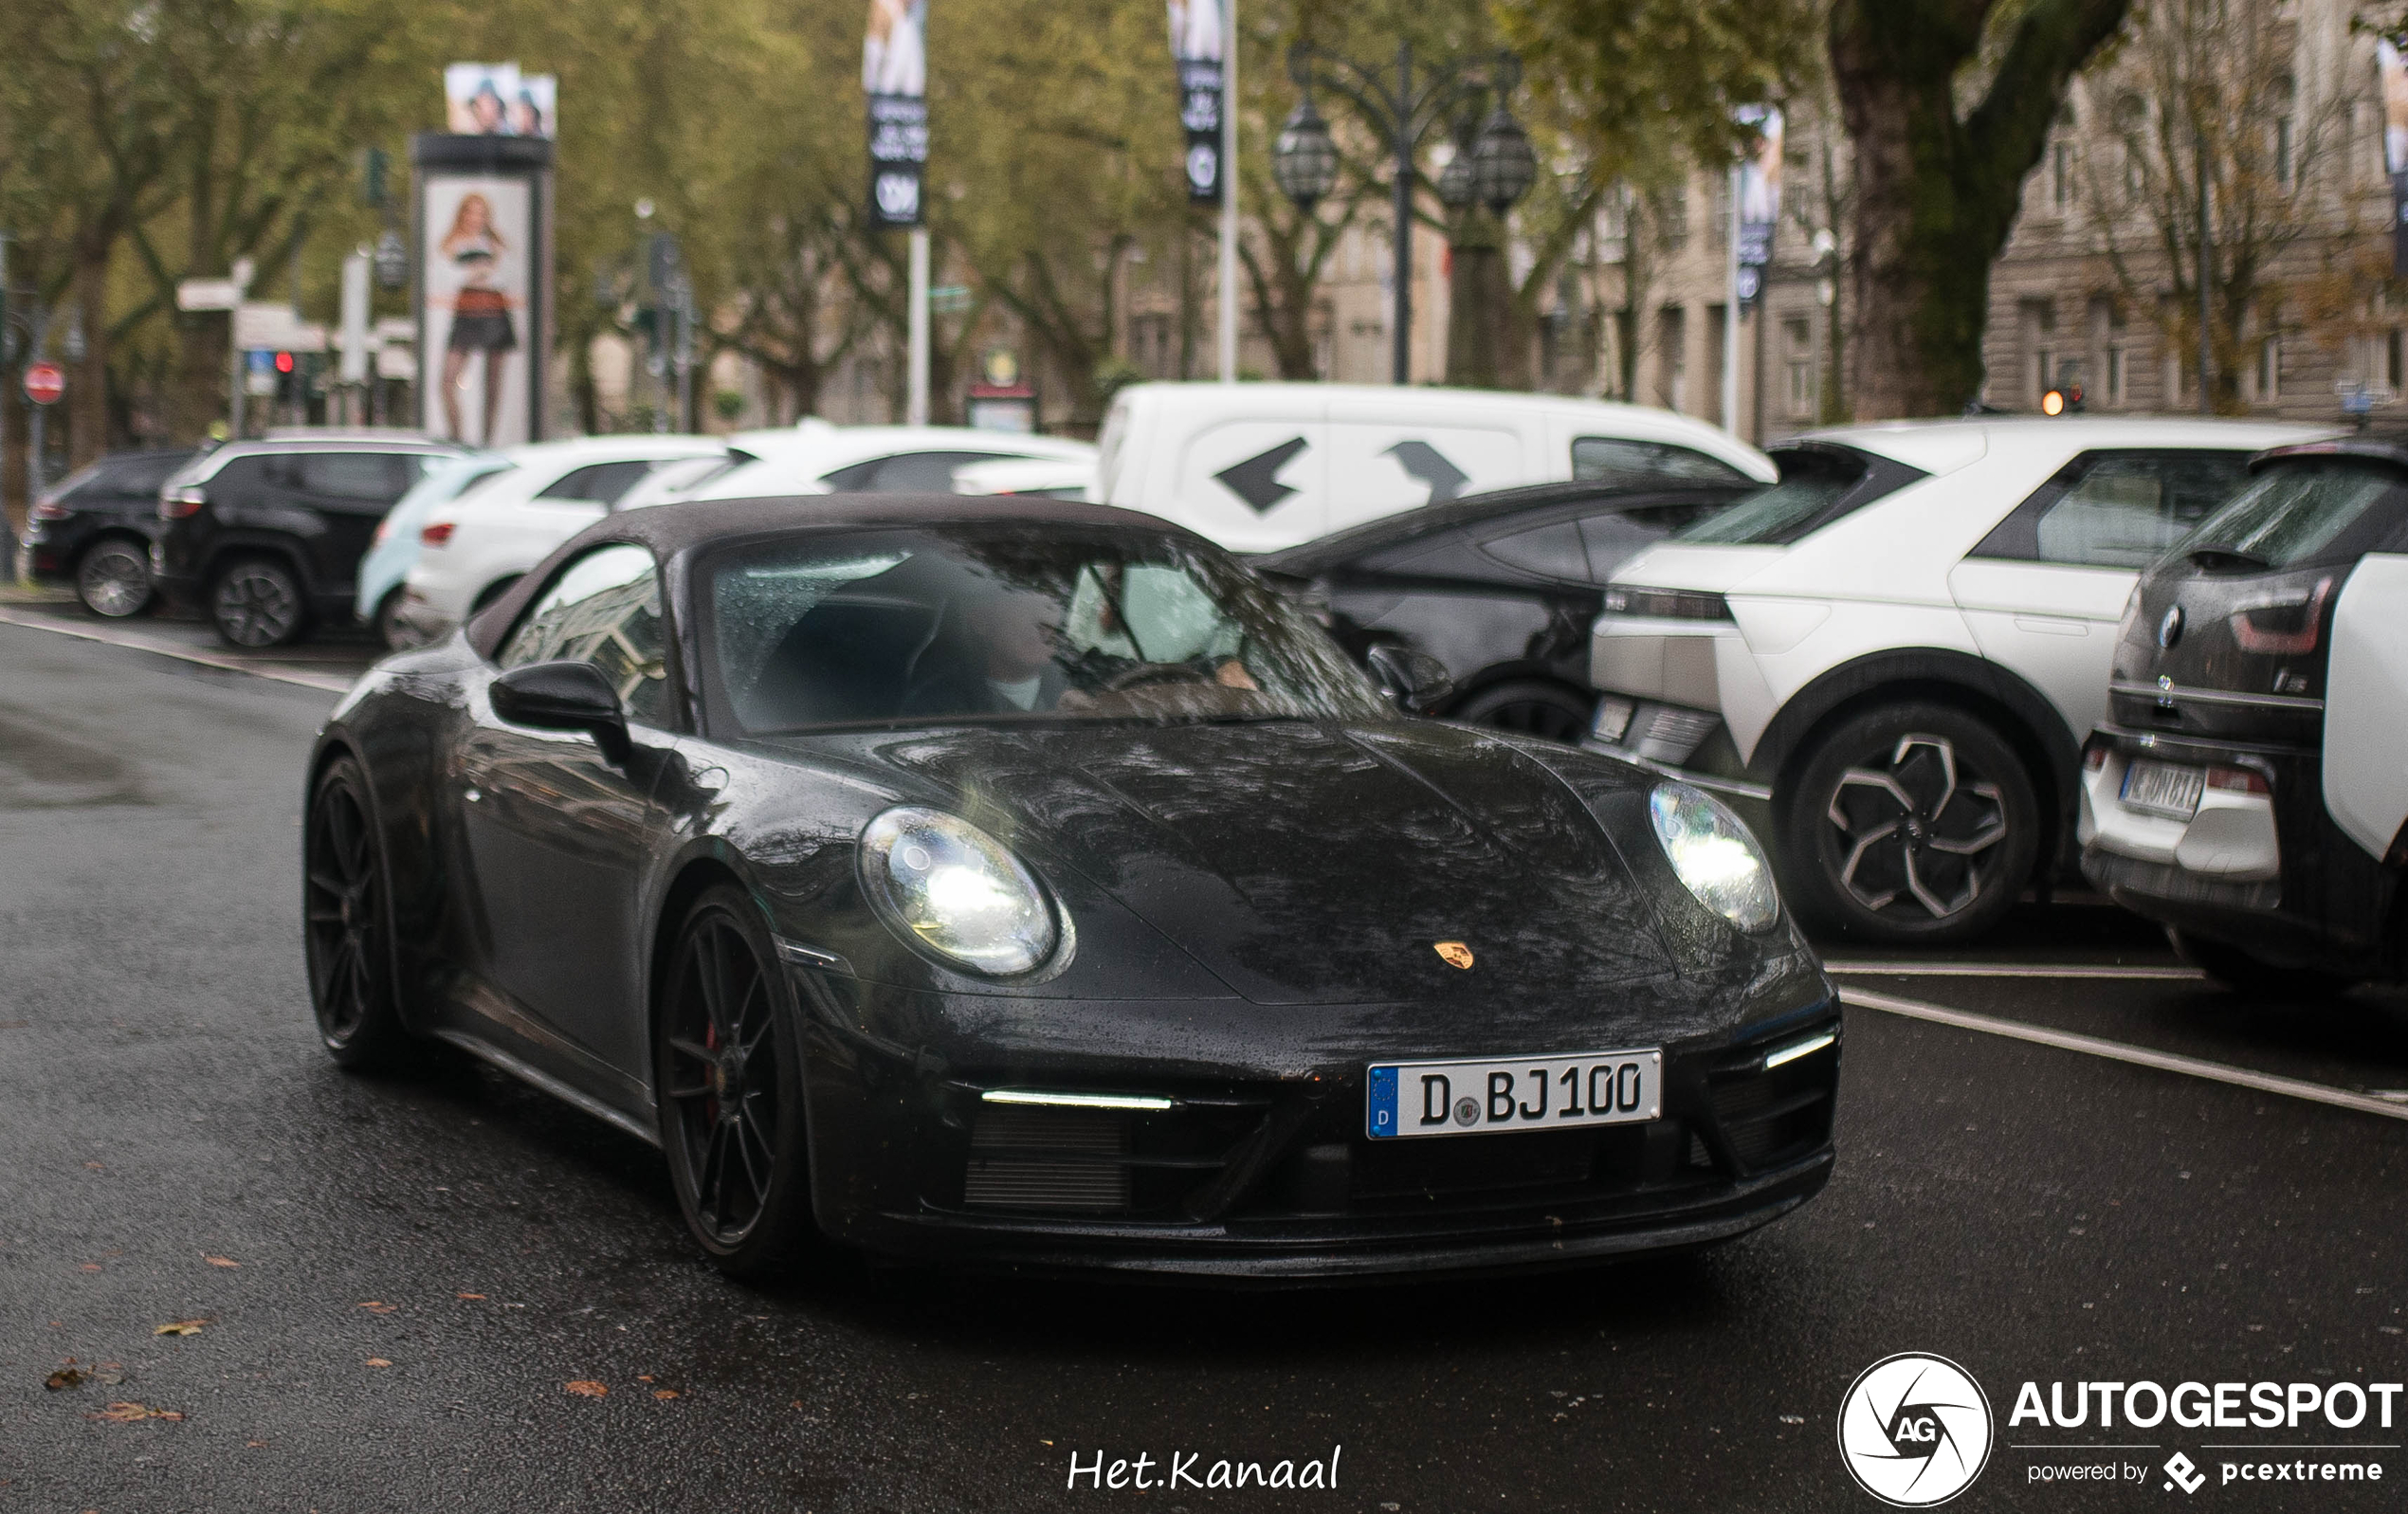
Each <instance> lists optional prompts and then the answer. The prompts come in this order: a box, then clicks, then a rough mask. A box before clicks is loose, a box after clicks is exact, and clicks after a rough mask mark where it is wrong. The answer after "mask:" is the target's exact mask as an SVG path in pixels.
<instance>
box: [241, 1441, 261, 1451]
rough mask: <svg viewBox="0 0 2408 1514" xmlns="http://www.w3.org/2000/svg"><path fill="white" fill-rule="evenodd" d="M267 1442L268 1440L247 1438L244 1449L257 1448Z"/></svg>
mask: <svg viewBox="0 0 2408 1514" xmlns="http://www.w3.org/2000/svg"><path fill="white" fill-rule="evenodd" d="M266 1444H267V1442H265V1441H264V1440H246V1441H245V1442H243V1449H244V1450H259V1449H260V1448H261V1447H263V1446H265V1445H266Z"/></svg>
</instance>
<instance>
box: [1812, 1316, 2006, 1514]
mask: <svg viewBox="0 0 2408 1514" xmlns="http://www.w3.org/2000/svg"><path fill="white" fill-rule="evenodd" d="M1991 1425H1992V1420H1991V1417H1990V1400H1989V1398H1988V1397H1987V1396H1985V1395H1983V1393H1982V1391H1981V1385H1980V1384H1979V1383H1978V1382H1975V1381H1974V1380H1973V1376H1972V1374H1970V1373H1968V1372H1966V1371H1965V1369H1964V1368H1962V1367H1960V1366H1958V1365H1957V1364H1956V1363H1955V1362H1953V1361H1951V1360H1949V1359H1947V1358H1945V1357H1933V1356H1925V1355H1924V1354H1922V1353H1920V1352H1913V1351H1906V1352H1901V1353H1899V1354H1898V1355H1897V1356H1894V1357H1884V1358H1883V1359H1881V1360H1879V1361H1876V1362H1874V1363H1873V1364H1872V1365H1871V1366H1870V1367H1867V1368H1866V1369H1865V1370H1864V1372H1863V1373H1861V1374H1859V1375H1858V1377H1857V1378H1856V1380H1855V1381H1854V1382H1852V1383H1851V1384H1850V1385H1849V1388H1848V1396H1847V1397H1846V1398H1844V1399H1842V1400H1840V1406H1839V1455H1840V1459H1841V1460H1842V1461H1844V1462H1845V1463H1847V1465H1848V1472H1849V1475H1850V1476H1852V1477H1853V1478H1855V1479H1856V1483H1857V1486H1858V1487H1862V1488H1863V1489H1864V1490H1865V1491H1866V1492H1868V1493H1870V1494H1871V1495H1872V1496H1873V1497H1875V1498H1877V1499H1879V1500H1881V1501H1882V1502H1883V1503H1885V1504H1888V1505H1891V1506H1893V1507H1896V1508H1929V1507H1931V1506H1932V1505H1937V1504H1945V1503H1946V1502H1948V1501H1949V1500H1950V1499H1952V1498H1954V1497H1956V1496H1957V1495H1958V1494H1959V1493H1961V1492H1963V1491H1964V1490H1965V1489H1966V1488H1968V1487H1972V1486H1973V1480H1974V1479H1975V1478H1977V1477H1979V1476H1980V1475H1981V1468H1983V1467H1985V1466H1987V1465H1988V1464H1989V1461H1990V1448H1991V1434H1992V1432H1991Z"/></svg>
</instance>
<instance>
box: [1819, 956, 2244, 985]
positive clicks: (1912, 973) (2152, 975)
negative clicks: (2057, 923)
mask: <svg viewBox="0 0 2408 1514" xmlns="http://www.w3.org/2000/svg"><path fill="white" fill-rule="evenodd" d="M1823 971H1825V972H1827V973H1834V974H1846V975H1852V976H1865V977H2114V978H2138V979H2143V980H2145V981H2150V982H2164V983H2196V982H2198V981H2200V980H2201V979H2203V978H2205V977H2206V976H2207V975H2206V974H2205V973H2202V972H2200V971H2199V970H2198V968H2196V967H2142V966H2126V965H2125V964H2123V963H2120V962H2060V963H2045V962H2032V963H2024V962H1888V961H1882V962H1850V961H1836V962H1833V961H1826V962H1824V963H1823Z"/></svg>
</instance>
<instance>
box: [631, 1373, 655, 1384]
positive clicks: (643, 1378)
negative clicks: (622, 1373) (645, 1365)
mask: <svg viewBox="0 0 2408 1514" xmlns="http://www.w3.org/2000/svg"><path fill="white" fill-rule="evenodd" d="M635 1380H636V1381H638V1382H650V1381H651V1380H652V1375H651V1374H650V1373H648V1372H639V1373H637V1374H636V1375H635Z"/></svg>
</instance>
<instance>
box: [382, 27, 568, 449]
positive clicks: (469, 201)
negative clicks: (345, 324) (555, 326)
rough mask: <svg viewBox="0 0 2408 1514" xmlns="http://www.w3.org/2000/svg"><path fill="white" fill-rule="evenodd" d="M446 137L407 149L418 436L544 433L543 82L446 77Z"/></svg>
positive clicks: (546, 127)
mask: <svg viewBox="0 0 2408 1514" xmlns="http://www.w3.org/2000/svg"><path fill="white" fill-rule="evenodd" d="M444 93H445V95H446V97H447V102H448V106H449V115H450V124H451V127H452V130H450V131H448V132H426V133H421V134H420V135H419V136H417V137H414V138H412V139H411V142H410V162H411V164H412V166H413V168H414V169H415V173H414V174H413V175H412V177H413V179H414V184H413V190H414V196H415V210H414V220H415V224H416V233H417V234H416V237H415V239H414V240H415V242H416V246H417V259H416V262H417V270H416V274H417V277H416V282H415V296H416V299H415V303H416V305H417V311H418V424H419V425H420V426H421V427H422V428H424V429H426V430H427V431H428V432H429V433H430V434H432V435H435V436H440V437H444V438H446V439H448V440H451V441H457V442H464V443H466V444H468V445H470V446H475V447H506V446H509V445H511V444H513V443H518V442H529V441H539V440H541V439H542V438H543V437H544V436H545V434H546V432H547V425H546V422H547V419H548V417H547V416H546V415H545V412H544V411H545V403H544V402H545V394H546V377H547V373H546V369H547V359H548V358H549V356H550V354H551V348H552V322H553V306H552V156H553V153H552V134H553V131H554V126H555V123H554V119H553V112H554V109H555V106H556V94H555V86H554V82H553V81H552V80H551V79H550V78H548V77H541V76H538V77H532V78H522V77H521V76H520V73H519V69H518V65H517V64H453V65H451V66H450V67H449V68H447V69H446V70H445V71H444Z"/></svg>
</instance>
